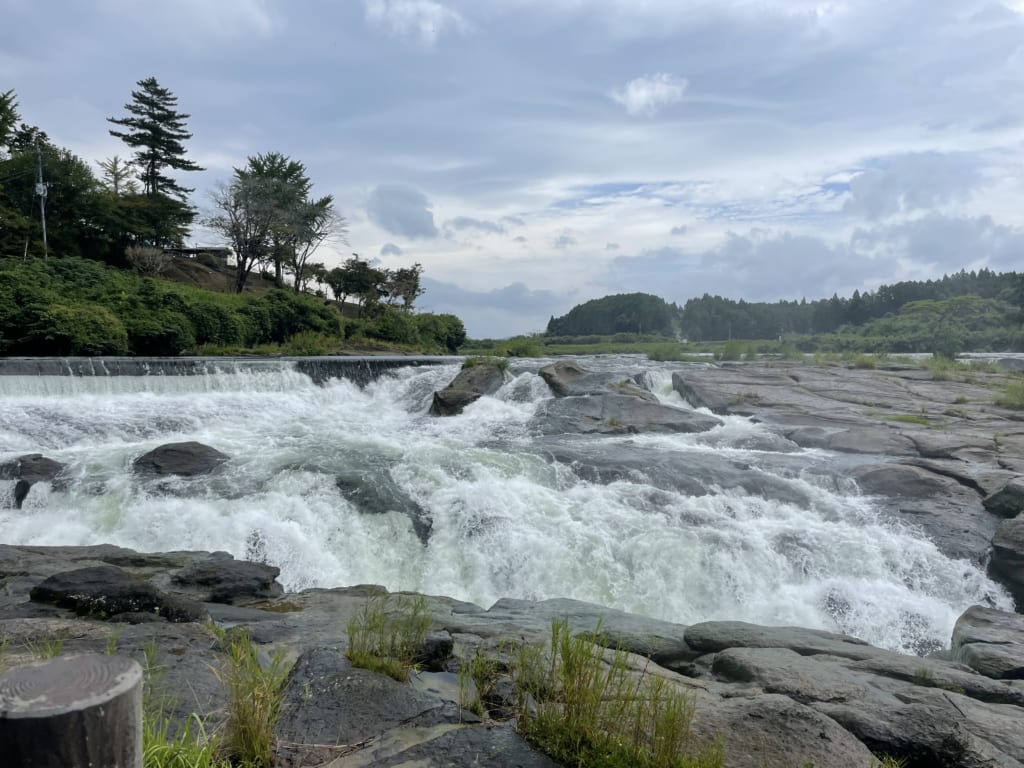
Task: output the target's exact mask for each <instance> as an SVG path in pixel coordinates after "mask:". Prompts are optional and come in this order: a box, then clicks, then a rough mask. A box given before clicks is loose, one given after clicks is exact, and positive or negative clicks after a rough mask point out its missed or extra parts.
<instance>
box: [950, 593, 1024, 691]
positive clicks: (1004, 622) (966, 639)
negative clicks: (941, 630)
mask: <svg viewBox="0 0 1024 768" xmlns="http://www.w3.org/2000/svg"><path fill="white" fill-rule="evenodd" d="M952 651H953V654H954V655H955V657H956V658H957V659H958V660H959V661H962V662H963V663H964V664H966V665H967V666H969V667H970V668H971V669H974V670H977V671H978V672H979V673H980V674H982V675H985V676H986V677H991V678H994V679H996V680H1000V679H1003V680H1007V679H1009V680H1024V616H1022V615H1021V614H1019V613H1007V612H1005V611H997V610H995V609H993V608H983V607H982V606H980V605H974V606H971V607H970V608H968V609H967V610H966V611H965V612H964V613H963V614H962V615H961V616H960V618H959V619H957V620H956V625H955V626H954V627H953V640H952Z"/></svg>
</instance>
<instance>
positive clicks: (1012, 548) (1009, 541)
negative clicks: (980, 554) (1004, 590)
mask: <svg viewBox="0 0 1024 768" xmlns="http://www.w3.org/2000/svg"><path fill="white" fill-rule="evenodd" d="M990 566H991V568H992V571H993V572H994V573H995V574H996V575H997V576H1000V577H1001V578H1002V579H1003V581H1005V582H1007V586H1009V587H1010V588H1011V589H1012V590H1013V591H1014V592H1016V593H1018V594H1024V515H1019V516H1017V517H1015V518H1013V519H1012V520H1004V521H1003V522H1001V523H1000V524H999V527H998V528H997V529H996V535H995V536H994V537H993V538H992V561H991V563H990Z"/></svg>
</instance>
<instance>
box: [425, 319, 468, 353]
mask: <svg viewBox="0 0 1024 768" xmlns="http://www.w3.org/2000/svg"><path fill="white" fill-rule="evenodd" d="M415 317H416V326H417V329H418V330H419V337H420V341H421V342H423V343H424V344H430V343H433V344H435V345H436V346H437V347H438V349H440V350H441V351H444V352H448V353H449V354H453V355H454V354H455V353H456V352H458V351H459V347H461V346H462V345H463V344H465V343H466V327H465V326H464V325H463V324H462V320H460V319H459V318H458V317H456V316H455V315H448V314H441V315H435V314H431V313H424V314H421V315H416V316H415Z"/></svg>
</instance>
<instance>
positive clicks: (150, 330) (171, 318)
mask: <svg viewBox="0 0 1024 768" xmlns="http://www.w3.org/2000/svg"><path fill="white" fill-rule="evenodd" d="M128 340H129V342H130V344H131V348H132V352H133V353H135V354H136V355H145V356H153V357H174V356H176V355H180V354H182V353H183V352H187V351H189V350H193V349H195V346H196V337H195V334H194V333H193V331H192V324H191V323H190V322H189V321H188V318H187V317H185V316H184V315H183V314H181V313H180V312H173V311H170V310H157V311H155V312H151V313H149V314H143V315H140V316H139V317H136V318H134V319H132V320H129V321H128Z"/></svg>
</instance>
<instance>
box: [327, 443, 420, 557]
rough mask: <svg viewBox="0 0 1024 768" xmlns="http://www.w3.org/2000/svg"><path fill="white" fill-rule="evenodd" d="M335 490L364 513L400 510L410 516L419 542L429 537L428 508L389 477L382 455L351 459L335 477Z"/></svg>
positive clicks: (372, 513)
mask: <svg viewBox="0 0 1024 768" xmlns="http://www.w3.org/2000/svg"><path fill="white" fill-rule="evenodd" d="M335 483H336V485H337V486H338V490H339V491H341V495H342V496H344V497H345V499H346V500H348V501H349V502H350V503H351V504H353V505H355V507H356V508H357V509H358V510H359V511H360V512H362V513H364V514H370V515H379V514H385V513H387V512H400V513H401V514H403V515H405V516H406V517H408V518H409V521H410V522H411V523H412V529H413V531H414V532H415V533H416V536H417V537H418V538H419V540H420V541H421V542H423V543H424V544H426V543H427V542H428V541H429V540H430V532H431V530H432V529H433V519H432V518H431V515H430V512H429V511H428V510H426V509H424V508H423V506H421V505H420V504H419V503H417V502H416V501H415V500H414V499H413V498H411V497H410V496H409V494H407V493H406V492H405V491H404V490H402V488H401V487H400V486H399V485H398V483H396V482H395V481H394V479H393V478H392V477H391V473H390V471H389V468H388V465H387V462H386V461H384V460H382V459H375V460H372V461H358V462H353V463H352V464H351V465H350V466H349V467H347V468H346V469H344V470H342V471H341V472H340V473H339V474H338V476H337V479H336V480H335Z"/></svg>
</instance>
